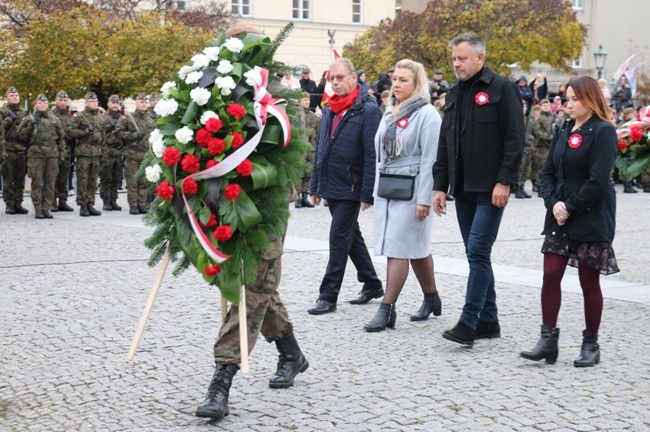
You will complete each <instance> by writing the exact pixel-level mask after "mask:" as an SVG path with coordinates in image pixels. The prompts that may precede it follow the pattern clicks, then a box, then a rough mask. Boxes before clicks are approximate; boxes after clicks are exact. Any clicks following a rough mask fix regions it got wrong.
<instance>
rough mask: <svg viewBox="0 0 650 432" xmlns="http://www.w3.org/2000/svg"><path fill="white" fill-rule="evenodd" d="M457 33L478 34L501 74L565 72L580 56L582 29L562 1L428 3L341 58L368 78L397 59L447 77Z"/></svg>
mask: <svg viewBox="0 0 650 432" xmlns="http://www.w3.org/2000/svg"><path fill="white" fill-rule="evenodd" d="M461 33H476V34H479V35H480V36H481V37H482V38H483V39H484V40H485V41H486V43H487V55H486V61H487V64H488V65H489V66H490V67H492V68H493V69H495V70H496V71H498V72H500V73H502V74H508V73H509V68H508V65H510V64H513V63H517V64H518V65H519V67H521V68H522V69H524V70H530V66H531V64H532V63H533V62H540V63H546V64H549V65H550V66H552V67H555V68H558V69H563V70H568V69H569V67H568V63H569V62H570V61H571V60H573V59H575V58H577V57H578V56H579V55H580V53H581V52H582V47H583V43H584V36H585V29H584V27H583V26H582V25H581V24H580V23H579V22H578V21H577V19H576V16H575V12H574V11H573V10H572V8H571V4H570V2H569V1H567V0H544V1H539V0H481V1H479V0H432V1H430V2H429V3H428V6H427V8H426V9H425V10H424V12H422V13H420V14H414V13H411V12H402V13H400V14H398V15H397V17H395V19H394V20H383V21H382V22H381V23H380V24H379V25H378V26H376V27H373V28H371V29H369V30H368V31H367V32H365V33H364V34H363V35H361V36H360V37H359V38H358V39H357V40H356V41H355V42H354V43H351V44H347V45H345V46H344V48H343V51H344V52H343V54H344V55H345V56H346V57H348V58H350V59H351V60H352V62H353V63H354V64H355V65H358V67H361V68H363V69H364V70H365V71H366V72H367V73H368V74H369V75H373V74H377V73H379V72H382V71H385V70H386V69H388V68H389V67H391V66H394V65H395V63H396V62H397V61H399V60H400V59H402V58H412V59H414V60H417V61H420V62H421V63H423V64H424V66H425V67H426V68H427V70H428V72H429V73H431V72H432V71H433V69H435V68H440V69H443V70H444V71H445V72H446V73H447V76H453V73H452V72H453V70H452V66H451V60H450V48H449V41H450V40H451V39H452V38H453V37H455V36H457V35H459V34H461Z"/></svg>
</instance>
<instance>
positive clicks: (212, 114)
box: [200, 111, 219, 125]
mask: <svg viewBox="0 0 650 432" xmlns="http://www.w3.org/2000/svg"><path fill="white" fill-rule="evenodd" d="M211 118H217V119H218V118H219V115H218V114H217V113H216V112H214V111H206V112H204V113H203V114H202V115H201V120H200V121H201V124H202V125H204V124H206V123H207V122H208V120H210V119H211Z"/></svg>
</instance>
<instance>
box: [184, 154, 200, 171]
mask: <svg viewBox="0 0 650 432" xmlns="http://www.w3.org/2000/svg"><path fill="white" fill-rule="evenodd" d="M181 167H183V169H184V170H185V171H186V172H188V173H190V174H191V173H193V172H196V171H198V169H199V168H201V163H200V162H199V158H197V157H196V156H194V155H193V154H188V155H185V157H183V160H182V161H181Z"/></svg>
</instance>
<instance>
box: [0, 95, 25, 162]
mask: <svg viewBox="0 0 650 432" xmlns="http://www.w3.org/2000/svg"><path fill="white" fill-rule="evenodd" d="M26 115H27V111H25V110H24V109H22V108H21V107H20V105H18V104H6V105H4V106H3V107H1V108H0V117H1V118H2V126H3V128H4V135H5V138H4V140H5V146H4V151H13V152H23V151H25V144H26V143H24V142H20V138H18V126H20V122H22V121H23V118H24V117H25V116H26Z"/></svg>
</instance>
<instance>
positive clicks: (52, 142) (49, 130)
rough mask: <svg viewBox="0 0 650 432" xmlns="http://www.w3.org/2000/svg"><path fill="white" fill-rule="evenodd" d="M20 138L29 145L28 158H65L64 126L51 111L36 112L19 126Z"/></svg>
mask: <svg viewBox="0 0 650 432" xmlns="http://www.w3.org/2000/svg"><path fill="white" fill-rule="evenodd" d="M18 136H19V137H20V139H22V140H23V141H26V142H27V143H28V147H27V157H28V158H58V157H61V158H63V155H65V141H64V139H63V138H64V136H65V133H64V131H63V125H61V122H60V121H59V119H58V118H56V116H55V115H54V114H52V113H51V112H49V111H36V112H34V114H30V115H28V116H26V117H25V118H24V119H23V121H21V122H20V126H18Z"/></svg>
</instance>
